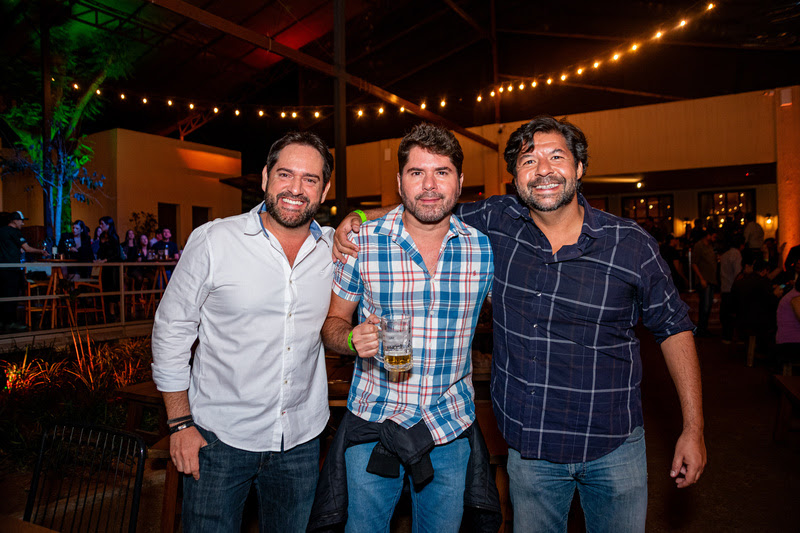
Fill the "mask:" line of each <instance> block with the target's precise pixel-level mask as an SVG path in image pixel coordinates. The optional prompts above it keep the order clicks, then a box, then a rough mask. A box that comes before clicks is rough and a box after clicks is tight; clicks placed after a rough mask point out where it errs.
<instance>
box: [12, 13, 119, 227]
mask: <svg viewBox="0 0 800 533" xmlns="http://www.w3.org/2000/svg"><path fill="white" fill-rule="evenodd" d="M38 6H39V3H38V2H30V3H29V5H28V4H19V5H15V6H14V7H13V9H9V10H8V11H9V13H14V14H15V15H16V18H17V22H23V21H28V20H35V19H36V18H37V17H38V15H39V13H37V12H36V9H38ZM23 7H25V8H26V9H22V8H23ZM84 26H85V25H81V24H78V25H76V23H75V22H74V21H70V20H69V19H68V18H65V19H64V20H63V21H62V25H61V26H58V27H53V28H51V30H50V46H49V48H50V51H51V83H50V91H51V98H52V100H51V102H50V105H51V108H52V115H53V116H52V122H51V129H50V132H48V133H49V138H50V139H51V141H50V143H51V150H50V151H49V152H48V156H47V157H45V155H44V150H43V146H44V137H43V135H42V107H43V105H42V89H41V87H42V82H41V71H40V70H39V65H40V63H41V62H40V61H39V60H36V58H37V57H38V56H39V55H40V51H39V48H40V45H41V43H40V42H39V39H40V36H39V32H38V31H36V30H37V29H38V28H36V27H31V28H30V32H29V33H30V34H29V35H27V36H26V37H27V38H28V39H30V41H31V43H32V44H31V46H30V48H29V49H28V50H26V51H27V53H20V54H5V53H4V54H2V57H0V59H2V60H3V61H0V63H6V62H7V66H4V67H3V69H2V74H3V75H4V76H5V77H6V78H7V79H6V80H4V82H6V83H5V84H6V85H7V86H8V87H10V89H8V90H10V91H12V92H11V93H8V92H7V91H8V90H4V93H3V94H2V95H0V97H2V98H0V105H1V104H2V102H4V101H5V102H9V103H10V105H9V107H7V108H5V109H2V108H1V107H0V111H2V112H0V118H1V119H2V120H3V121H4V122H5V123H6V125H7V126H8V128H9V129H10V130H11V131H13V132H14V134H15V135H16V137H17V139H16V142H15V148H16V152H15V155H14V156H12V157H11V158H7V159H3V160H0V164H1V165H2V169H0V170H2V172H3V173H9V174H11V173H18V172H31V173H32V174H33V176H34V177H35V178H36V180H37V181H38V182H39V185H41V187H42V189H43V191H44V193H45V197H46V198H47V199H48V202H49V205H50V206H51V212H52V218H49V217H48V216H49V215H50V212H47V213H46V220H45V225H46V226H48V227H51V228H54V233H55V235H54V236H55V238H56V240H57V239H58V237H59V234H60V232H61V229H62V228H65V227H68V226H69V225H70V223H71V220H69V219H70V218H71V217H70V213H69V209H67V210H66V211H67V212H66V213H65V212H64V211H65V210H64V209H63V207H64V205H65V204H69V198H74V199H75V200H77V201H80V202H88V201H89V200H90V198H91V193H92V191H95V190H97V189H98V188H100V187H102V186H103V180H104V179H105V178H104V176H102V175H100V176H98V175H97V174H89V173H88V172H87V171H86V169H85V165H86V164H87V163H88V162H89V161H90V160H91V158H92V149H91V147H90V146H88V145H87V144H86V142H85V136H84V135H82V134H81V133H80V125H81V123H82V122H83V121H85V120H91V119H92V118H94V117H96V116H97V115H98V114H99V113H100V111H101V109H102V106H103V99H102V97H100V96H98V94H97V90H98V89H99V88H100V87H101V86H102V84H103V83H104V82H105V81H106V80H111V79H117V78H121V77H124V76H125V75H126V73H127V72H128V71H129V70H130V68H131V57H132V52H131V48H130V47H129V46H126V45H125V44H124V43H123V41H122V40H120V39H117V38H114V37H113V35H112V36H109V35H108V34H105V33H101V32H90V33H86V29H85V27H84ZM20 37H21V36H20ZM8 64H10V66H9V65H8ZM8 78H13V79H8ZM79 80H80V81H81V83H79V84H77V88H76V87H75V85H74V84H76V83H77V82H78V81H79ZM48 159H49V161H47V160H48ZM48 163H49V164H48ZM73 182H78V183H80V184H81V185H82V186H83V187H82V189H83V190H84V191H86V192H78V191H77V190H76V191H73V188H72V183H73ZM65 215H66V217H65Z"/></svg>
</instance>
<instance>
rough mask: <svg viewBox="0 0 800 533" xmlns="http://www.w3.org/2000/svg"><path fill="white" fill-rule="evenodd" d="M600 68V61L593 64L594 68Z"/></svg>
mask: <svg viewBox="0 0 800 533" xmlns="http://www.w3.org/2000/svg"><path fill="white" fill-rule="evenodd" d="M599 66H600V62H599V61H595V62H594V63H593V64H592V67H594V68H597V67H599Z"/></svg>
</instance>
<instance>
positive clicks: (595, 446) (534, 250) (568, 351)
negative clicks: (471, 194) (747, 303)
mask: <svg viewBox="0 0 800 533" xmlns="http://www.w3.org/2000/svg"><path fill="white" fill-rule="evenodd" d="M578 201H579V202H580V203H581V205H582V206H583V207H584V219H583V228H582V230H581V235H580V237H579V238H578V242H577V243H576V244H573V245H569V246H564V247H562V248H561V249H560V250H559V251H558V253H556V254H555V255H553V253H552V248H551V247H550V243H549V241H548V240H547V239H546V238H545V236H544V234H543V233H542V232H541V230H539V228H538V227H537V226H536V224H535V223H534V222H533V219H532V218H531V216H530V213H529V211H528V208H527V207H525V206H524V205H522V204H521V203H520V201H519V199H518V198H517V197H516V196H494V197H492V198H488V199H486V200H483V201H481V202H476V203H473V204H460V205H459V206H458V207H457V209H456V214H457V215H458V216H459V217H461V218H462V219H463V220H464V222H466V223H467V224H470V225H472V226H473V227H475V228H477V229H478V230H479V231H481V232H483V233H485V234H486V235H488V236H489V239H490V240H491V243H492V250H493V251H494V262H495V269H494V273H495V280H494V286H493V289H492V309H493V314H494V354H493V364H492V381H491V393H492V402H493V405H494V412H495V415H496V417H497V421H498V424H499V426H500V430H501V431H502V433H503V436H504V437H505V439H506V442H507V443H508V445H509V446H510V447H512V448H514V449H515V450H517V451H519V452H520V454H521V455H522V457H525V458H541V459H546V460H548V461H551V462H555V463H576V462H584V461H591V460H594V459H597V458H599V457H602V456H604V455H606V454H608V453H609V452H611V451H613V450H614V449H616V448H617V447H618V446H620V445H621V444H622V443H623V442H624V441H625V440H626V439H627V438H628V436H629V435H630V433H631V432H632V431H633V429H634V428H636V427H637V426H641V425H642V423H643V422H642V404H641V396H640V390H639V384H640V382H641V378H642V363H641V359H640V357H639V340H638V339H637V338H636V336H635V334H634V331H633V328H634V326H635V325H636V324H637V322H638V321H639V319H640V318H641V319H642V320H643V322H644V325H645V326H646V327H647V328H649V329H650V330H651V331H652V332H653V333H654V334H655V336H656V339H657V340H658V342H661V341H663V340H664V339H666V338H667V337H670V336H672V335H675V334H677V333H680V332H682V331H687V330H691V329H692V328H693V325H692V323H691V321H690V320H689V317H688V312H687V311H688V308H687V306H686V304H685V303H683V301H681V299H680V297H679V295H678V291H677V289H676V288H675V285H674V284H673V282H672V278H671V277H670V271H669V267H668V266H667V264H666V263H665V262H664V260H663V259H662V258H661V256H660V254H659V251H658V244H657V243H656V241H655V240H654V239H653V238H652V237H651V236H650V235H649V234H648V233H647V232H646V231H644V230H643V229H642V228H641V227H639V226H638V225H637V224H636V223H635V222H633V221H631V220H626V219H622V218H619V217H616V216H613V215H610V214H608V213H604V212H603V211H599V210H595V209H592V208H591V206H589V204H588V203H587V202H586V200H585V199H584V198H583V196H580V195H579V196H578Z"/></svg>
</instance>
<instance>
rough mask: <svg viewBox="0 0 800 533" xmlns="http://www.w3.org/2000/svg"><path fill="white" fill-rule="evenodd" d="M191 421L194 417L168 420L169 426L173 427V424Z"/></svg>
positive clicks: (187, 416) (188, 416)
mask: <svg viewBox="0 0 800 533" xmlns="http://www.w3.org/2000/svg"><path fill="white" fill-rule="evenodd" d="M191 419H192V415H186V416H179V417H178V418H171V419H169V420H167V425H168V426H171V425H172V424H178V423H180V422H186V421H187V420H191Z"/></svg>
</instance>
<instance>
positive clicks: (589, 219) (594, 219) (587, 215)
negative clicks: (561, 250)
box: [505, 193, 606, 239]
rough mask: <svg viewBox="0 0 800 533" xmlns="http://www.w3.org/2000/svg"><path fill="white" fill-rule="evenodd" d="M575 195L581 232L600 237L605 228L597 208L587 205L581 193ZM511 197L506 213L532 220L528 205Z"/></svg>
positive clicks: (517, 198) (513, 216) (595, 237)
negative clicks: (579, 211) (579, 212)
mask: <svg viewBox="0 0 800 533" xmlns="http://www.w3.org/2000/svg"><path fill="white" fill-rule="evenodd" d="M577 196H578V204H580V205H582V206H583V226H582V228H581V233H585V234H586V235H588V236H589V237H592V238H594V239H597V238H600V237H602V236H603V235H605V233H606V230H605V228H604V227H603V224H602V222H601V221H600V220H599V216H598V213H597V210H595V209H594V208H593V207H592V206H590V205H589V202H587V201H586V198H584V197H583V195H582V194H581V193H577ZM511 198H512V202H511V203H510V204H509V205H508V207H506V209H505V212H506V214H507V215H508V216H510V217H511V218H517V219H518V218H525V219H527V220H530V221H531V222H533V218H531V213H530V211H529V210H528V207H527V206H526V205H525V204H523V203H522V201H520V199H519V197H518V196H517V195H516V194H514V195H511ZM534 224H535V222H534Z"/></svg>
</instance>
